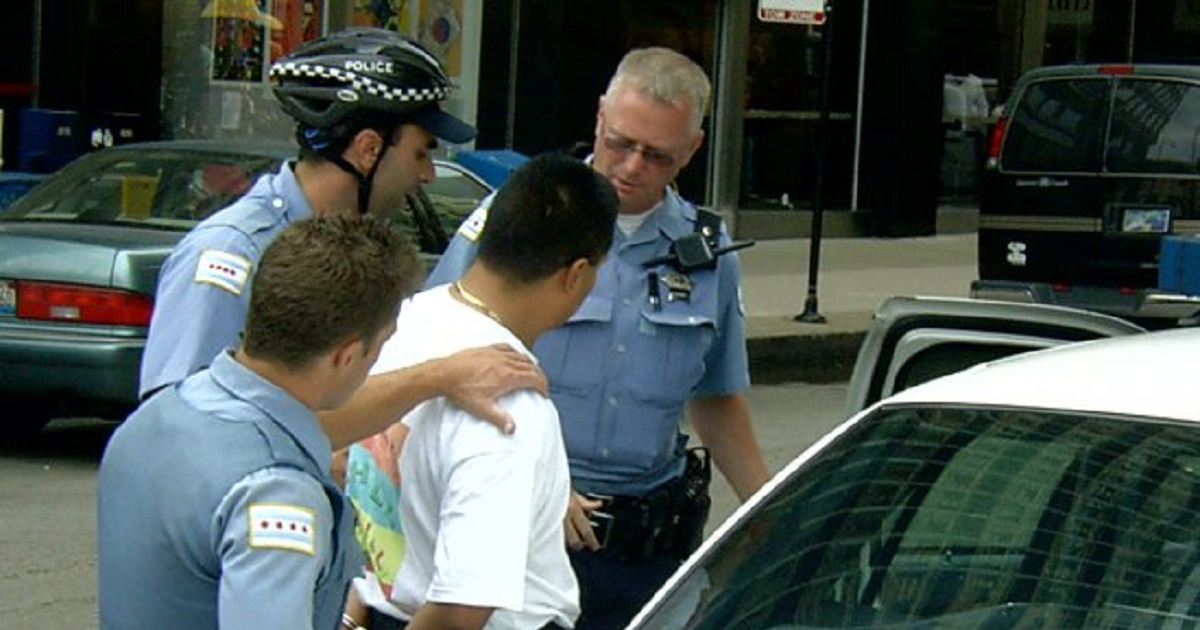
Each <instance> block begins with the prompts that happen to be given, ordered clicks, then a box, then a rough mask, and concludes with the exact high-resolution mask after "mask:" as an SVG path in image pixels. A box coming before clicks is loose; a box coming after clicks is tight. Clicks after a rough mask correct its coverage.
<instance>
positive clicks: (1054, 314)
mask: <svg viewBox="0 0 1200 630" xmlns="http://www.w3.org/2000/svg"><path fill="white" fill-rule="evenodd" d="M1142 332H1145V329H1143V328H1142V327H1140V326H1138V325H1136V324H1133V323H1131V322H1129V321H1126V320H1123V319H1120V318H1117V317H1112V316H1109V315H1103V314H1100V313H1095V312H1090V311H1081V310H1077V309H1071V308H1065V307H1059V306H1048V305H1042V304H1023V303H1017V302H1001V301H991V300H977V299H964V298H941V297H892V298H889V299H888V300H886V301H884V302H883V304H882V305H880V307H879V309H878V310H877V311H876V312H875V315H874V318H873V320H872V323H871V327H870V328H869V329H868V330H867V334H866V336H865V337H864V339H863V343H862V345H861V346H859V352H858V357H857V359H856V360H855V363H854V371H853V372H852V373H851V376H850V383H849V385H848V386H847V392H846V412H845V417H847V418H849V417H850V416H853V415H854V414H856V413H858V412H859V411H861V410H863V409H865V408H867V407H868V406H870V405H871V404H873V403H875V402H876V401H878V400H881V399H883V398H886V397H888V396H890V395H892V394H894V393H896V392H899V391H902V390H904V389H907V388H909V387H912V386H914V385H919V384H921V383H923V382H925V381H928V380H931V379H934V378H937V377H939V376H944V375H946V374H950V373H952V372H957V371H959V370H963V369H966V368H968V367H971V366H972V365H975V364H978V363H983V362H985V361H991V360H994V359H999V358H1002V357H1006V356H1009V355H1012V354H1017V353H1019V352H1028V351H1030V350H1039V349H1042V348H1049V347H1051V346H1055V345H1058V344H1061V343H1066V342H1071V341H1083V340H1086V339H1098V338H1102V337H1115V336H1118V335H1131V334H1137V333H1142Z"/></svg>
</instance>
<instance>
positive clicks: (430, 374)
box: [317, 361, 446, 450]
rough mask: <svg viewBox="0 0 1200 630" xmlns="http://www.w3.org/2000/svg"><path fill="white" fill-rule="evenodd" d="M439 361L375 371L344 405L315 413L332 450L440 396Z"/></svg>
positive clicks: (374, 430) (386, 425)
mask: <svg viewBox="0 0 1200 630" xmlns="http://www.w3.org/2000/svg"><path fill="white" fill-rule="evenodd" d="M445 380H446V379H445V377H444V376H443V375H442V365H441V363H440V362H439V361H427V362H425V363H418V364H416V365H413V366H411V367H406V368H400V369H398V370H393V371H390V372H383V373H381V374H376V375H373V376H371V377H370V378H368V379H367V381H366V382H365V383H363V386H362V387H360V388H359V389H358V391H357V392H355V393H354V396H352V397H351V398H350V400H348V401H347V402H346V403H345V404H344V405H342V406H341V407H339V408H337V409H332V410H327V411H322V412H320V413H318V414H317V415H318V417H319V418H320V420H321V426H322V427H323V428H324V429H325V433H326V434H327V435H328V436H329V441H330V442H331V443H332V445H333V448H334V450H337V449H339V448H343V447H346V446H349V445H351V444H353V443H354V442H357V441H358V440H361V439H363V438H366V437H369V436H372V435H375V434H376V433H379V432H380V431H383V430H384V429H387V428H388V427H389V426H391V425H392V424H393V423H395V422H398V421H399V420H400V419H401V418H403V417H404V414H406V413H408V412H409V411H411V410H412V408H413V407H416V406H417V405H418V404H420V403H421V402H422V401H425V400H428V399H430V398H433V397H435V396H440V395H442V394H443V393H444V392H443V385H444V383H445Z"/></svg>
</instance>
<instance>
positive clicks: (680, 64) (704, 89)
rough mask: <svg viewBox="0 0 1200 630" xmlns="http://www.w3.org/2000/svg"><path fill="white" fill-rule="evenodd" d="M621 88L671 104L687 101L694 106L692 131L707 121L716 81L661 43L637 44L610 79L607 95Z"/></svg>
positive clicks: (690, 61)
mask: <svg viewBox="0 0 1200 630" xmlns="http://www.w3.org/2000/svg"><path fill="white" fill-rule="evenodd" d="M619 88H627V89H630V90H633V91H634V92H635V93H637V94H639V95H641V96H644V97H647V98H651V99H654V100H656V101H659V102H662V103H667V104H669V105H680V104H684V103H686V104H687V106H688V107H690V108H691V113H692V116H691V123H690V125H689V127H690V128H691V129H692V131H698V130H699V129H700V126H701V125H702V124H703V123H704V116H705V115H706V114H707V113H708V105H709V99H710V98H711V96H712V84H711V83H710V82H709V80H708V75H706V74H705V73H704V69H703V68H701V67H700V66H699V64H697V63H696V62H694V61H692V60H691V59H689V58H688V57H687V56H685V55H683V54H680V53H678V52H676V51H674V50H671V49H670V48H663V47H660V46H654V47H650V48H635V49H633V50H631V51H629V52H628V53H626V54H625V56H624V57H623V58H622V59H621V63H620V64H618V65H617V71H616V72H615V73H613V76H612V79H611V80H610V81H609V82H608V89H607V90H605V92H604V95H605V98H611V97H613V95H614V94H615V93H616V91H617V89H619Z"/></svg>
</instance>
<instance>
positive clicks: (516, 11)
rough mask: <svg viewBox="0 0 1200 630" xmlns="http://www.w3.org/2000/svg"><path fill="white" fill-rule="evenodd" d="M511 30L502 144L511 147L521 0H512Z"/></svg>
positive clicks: (515, 121) (513, 136) (515, 133)
mask: <svg viewBox="0 0 1200 630" xmlns="http://www.w3.org/2000/svg"><path fill="white" fill-rule="evenodd" d="M510 19H511V24H510V26H511V27H512V32H511V34H510V35H509V49H508V100H507V103H506V106H507V108H508V111H506V112H505V113H504V114H505V115H504V146H505V147H506V148H509V149H512V148H513V141H514V140H515V139H516V135H517V79H518V77H517V68H518V67H519V66H520V63H519V62H520V58H519V53H520V47H521V0H514V1H513V4H512V15H511V17H510Z"/></svg>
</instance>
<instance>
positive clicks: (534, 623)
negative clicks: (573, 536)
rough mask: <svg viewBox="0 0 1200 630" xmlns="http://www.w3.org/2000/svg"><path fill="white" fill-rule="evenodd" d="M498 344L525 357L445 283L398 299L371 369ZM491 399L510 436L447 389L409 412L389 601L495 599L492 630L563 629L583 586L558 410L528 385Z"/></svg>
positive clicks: (479, 602) (488, 603) (474, 602)
mask: <svg viewBox="0 0 1200 630" xmlns="http://www.w3.org/2000/svg"><path fill="white" fill-rule="evenodd" d="M497 342H503V343H508V344H510V345H512V346H513V347H514V348H517V349H518V350H521V351H522V352H524V353H526V354H528V355H530V356H532V354H531V353H530V352H529V350H528V349H527V348H525V347H524V345H523V344H522V343H521V342H520V341H519V340H518V339H517V338H516V337H515V336H513V334H512V333H511V332H510V331H509V330H508V329H506V328H504V327H503V326H501V325H500V324H499V323H497V322H496V321H494V320H492V319H491V318H489V317H488V316H486V315H484V314H483V313H480V312H478V311H476V310H474V309H472V308H471V307H469V306H467V305H465V304H462V303H461V302H459V301H458V300H455V299H454V298H453V297H452V296H451V295H450V292H449V285H443V286H439V287H435V288H433V289H430V290H428V291H424V292H422V293H418V294H417V295H415V296H413V297H412V298H410V299H409V300H407V301H405V302H404V305H403V306H402V307H401V309H400V317H399V319H398V327H397V332H396V334H395V335H393V336H392V338H391V339H390V340H389V341H388V342H387V343H386V344H385V345H384V347H383V350H382V351H381V353H380V356H379V360H378V362H377V363H376V364H375V367H374V369H373V371H374V372H382V371H387V370H391V369H395V368H399V367H403V366H407V365H412V364H414V363H418V362H420V361H424V360H426V359H430V358H434V357H439V356H445V355H448V354H451V353H453V352H455V351H457V350H460V349H465V348H471V347H476V346H481V345H488V344H493V343H497ZM499 403H500V405H501V406H502V407H504V409H505V410H506V411H508V413H509V414H511V415H512V417H513V419H514V420H515V421H516V424H517V430H516V433H515V434H514V435H511V436H510V435H504V434H502V433H501V432H500V431H499V430H498V429H497V428H496V427H494V426H492V425H491V424H489V423H487V422H483V421H481V420H479V419H478V418H476V417H474V416H472V415H470V414H467V413H466V412H464V411H462V410H460V409H459V408H457V407H455V406H454V405H452V404H451V403H450V402H449V401H448V400H446V399H445V398H436V399H433V400H429V401H426V402H424V403H422V404H420V405H418V406H417V407H416V408H415V409H413V411H412V412H410V413H409V414H408V415H407V416H405V418H404V422H405V424H407V425H408V426H409V428H410V432H409V434H408V437H407V439H406V440H405V442H404V449H403V450H402V451H401V454H400V477H401V479H402V480H403V481H402V482H401V492H400V497H401V498H400V519H401V523H402V524H403V527H404V533H405V537H406V540H407V549H406V553H405V556H404V561H403V563H402V564H401V567H400V571H399V573H398V574H397V576H396V579H395V581H394V587H393V591H392V601H393V602H394V603H395V604H396V606H397V607H398V608H399V609H400V610H401V611H402V612H403V613H404V614H405V615H407V616H409V617H411V616H412V615H413V614H414V613H415V612H416V609H417V608H418V607H419V606H420V605H421V604H422V603H423V602H424V601H426V600H430V601H436V602H441V603H454V604H464V605H470V606H481V607H491V608H495V609H496V611H495V612H494V613H493V614H492V616H491V619H489V621H488V623H487V626H486V627H487V628H492V629H497V628H512V629H536V628H541V627H542V626H544V625H546V624H547V623H549V622H551V621H553V622H555V623H557V624H558V625H561V626H564V627H571V626H573V625H574V622H575V619H576V618H577V617H578V616H579V587H578V584H577V582H576V581H575V574H574V572H573V571H572V570H571V563H570V561H569V559H568V558H567V551H566V542H565V538H564V534H563V518H564V517H565V516H566V513H567V503H568V501H569V499H570V487H571V486H570V484H571V480H570V473H569V471H568V468H567V455H566V450H565V447H564V446H563V440H562V432H561V429H560V427H559V420H558V411H557V410H556V409H555V408H554V404H553V403H552V402H551V401H550V399H549V398H546V397H543V396H542V395H541V394H538V393H536V392H532V391H519V392H514V393H512V394H509V395H507V396H505V397H504V398H502V399H500V401H499Z"/></svg>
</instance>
